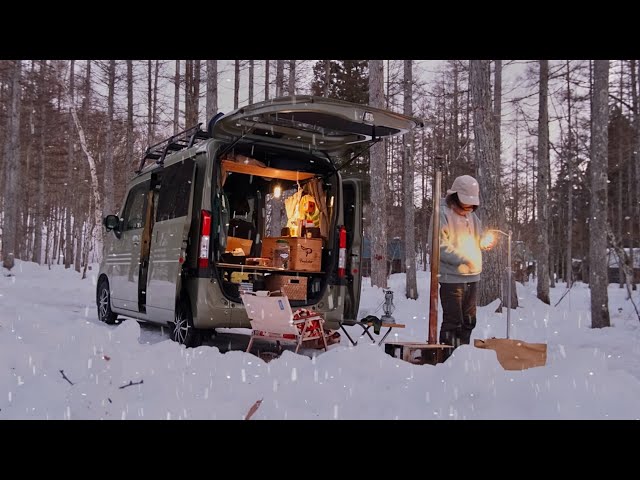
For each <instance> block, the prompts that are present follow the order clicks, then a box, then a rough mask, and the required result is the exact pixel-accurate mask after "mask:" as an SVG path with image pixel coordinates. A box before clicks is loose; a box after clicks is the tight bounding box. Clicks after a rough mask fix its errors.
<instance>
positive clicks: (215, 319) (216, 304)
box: [187, 277, 346, 330]
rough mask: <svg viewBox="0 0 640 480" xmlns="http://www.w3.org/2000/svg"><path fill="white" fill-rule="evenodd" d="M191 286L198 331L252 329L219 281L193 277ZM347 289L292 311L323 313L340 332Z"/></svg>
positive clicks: (333, 288)
mask: <svg viewBox="0 0 640 480" xmlns="http://www.w3.org/2000/svg"><path fill="white" fill-rule="evenodd" d="M187 284H188V287H187V289H188V291H189V292H192V296H191V305H192V311H193V324H194V326H195V327H196V328H202V329H209V330H210V329H214V328H251V323H250V322H249V317H248V316H247V312H246V310H245V308H244V305H243V304H242V303H237V302H231V301H229V300H227V299H226V298H225V296H224V294H223V293H222V290H221V287H220V283H219V282H218V281H217V280H216V279H211V278H198V277H191V278H189V279H188V280H187ZM345 289H346V287H345V286H343V285H328V286H327V288H326V289H325V293H324V295H323V296H322V297H321V298H320V300H319V301H318V302H317V303H316V304H314V305H305V306H296V307H292V308H293V309H294V310H295V309H296V308H308V309H310V310H313V311H316V312H320V313H322V314H323V315H324V318H325V322H326V327H327V328H328V329H332V330H334V329H337V328H339V327H340V322H341V321H342V319H343V314H344V301H343V299H344V296H345V294H346V291H345Z"/></svg>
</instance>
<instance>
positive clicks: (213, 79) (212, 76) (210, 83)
mask: <svg viewBox="0 0 640 480" xmlns="http://www.w3.org/2000/svg"><path fill="white" fill-rule="evenodd" d="M216 113H218V61H217V60H207V118H206V120H207V125H208V124H209V120H211V119H212V118H213V116H214V115H215V114H216Z"/></svg>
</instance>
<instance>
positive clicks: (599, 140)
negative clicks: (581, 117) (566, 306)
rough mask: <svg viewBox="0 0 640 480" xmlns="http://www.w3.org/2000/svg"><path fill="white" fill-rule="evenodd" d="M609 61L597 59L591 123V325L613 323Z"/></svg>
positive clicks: (598, 326)
mask: <svg viewBox="0 0 640 480" xmlns="http://www.w3.org/2000/svg"><path fill="white" fill-rule="evenodd" d="M608 97H609V61H608V60H595V61H594V84H593V105H592V108H591V110H592V124H591V165H590V168H591V201H590V202H589V203H590V205H591V212H590V221H589V230H590V235H589V257H590V258H589V287H590V289H591V326H592V327H593V328H601V327H608V326H610V320H609V294H608V291H607V288H608V285H609V279H608V275H607V232H606V228H607V181H608V178H607V149H608V143H609V132H608V129H607V127H608V124H609V103H608Z"/></svg>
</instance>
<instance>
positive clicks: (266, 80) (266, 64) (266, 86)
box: [264, 60, 269, 100]
mask: <svg viewBox="0 0 640 480" xmlns="http://www.w3.org/2000/svg"><path fill="white" fill-rule="evenodd" d="M264 99H265V100H269V60H265V61H264Z"/></svg>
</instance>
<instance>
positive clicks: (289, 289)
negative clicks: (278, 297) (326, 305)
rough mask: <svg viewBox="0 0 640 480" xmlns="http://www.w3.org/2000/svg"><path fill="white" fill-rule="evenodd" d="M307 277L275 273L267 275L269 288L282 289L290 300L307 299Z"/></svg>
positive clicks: (272, 289)
mask: <svg viewBox="0 0 640 480" xmlns="http://www.w3.org/2000/svg"><path fill="white" fill-rule="evenodd" d="M308 280H309V279H308V278H307V277H296V276H293V275H278V274H273V275H269V276H267V277H265V279H264V281H265V285H266V287H267V290H269V291H270V292H275V291H278V290H282V291H283V292H284V294H285V295H286V296H287V297H288V298H289V300H303V301H306V300H307V282H308Z"/></svg>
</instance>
